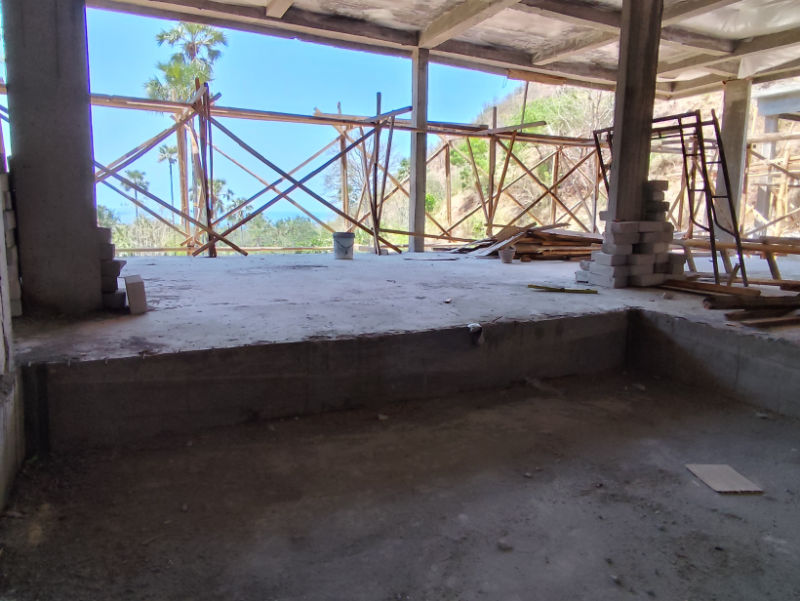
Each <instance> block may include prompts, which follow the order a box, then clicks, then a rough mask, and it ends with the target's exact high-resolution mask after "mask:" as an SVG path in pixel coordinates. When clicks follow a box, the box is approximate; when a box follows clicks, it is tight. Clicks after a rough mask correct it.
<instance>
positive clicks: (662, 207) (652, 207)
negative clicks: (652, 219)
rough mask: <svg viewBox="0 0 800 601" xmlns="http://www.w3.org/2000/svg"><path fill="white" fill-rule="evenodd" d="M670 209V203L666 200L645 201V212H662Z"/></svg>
mask: <svg viewBox="0 0 800 601" xmlns="http://www.w3.org/2000/svg"><path fill="white" fill-rule="evenodd" d="M666 211H669V203H668V202H667V201H666V200H649V201H647V202H645V203H644V212H645V213H661V212H666Z"/></svg>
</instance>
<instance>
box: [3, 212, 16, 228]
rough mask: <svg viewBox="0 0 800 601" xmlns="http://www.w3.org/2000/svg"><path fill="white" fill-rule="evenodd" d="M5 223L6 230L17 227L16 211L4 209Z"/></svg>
mask: <svg viewBox="0 0 800 601" xmlns="http://www.w3.org/2000/svg"><path fill="white" fill-rule="evenodd" d="M3 223H4V224H5V227H6V231H9V230H13V229H14V228H15V227H17V216H16V214H15V213H14V211H3Z"/></svg>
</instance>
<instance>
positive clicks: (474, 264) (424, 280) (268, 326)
mask: <svg viewBox="0 0 800 601" xmlns="http://www.w3.org/2000/svg"><path fill="white" fill-rule="evenodd" d="M128 261H129V262H128V265H127V266H126V267H125V269H124V270H123V275H131V274H141V275H142V277H143V278H144V279H145V282H146V285H147V293H148V300H149V304H150V306H151V307H152V310H151V311H150V312H148V313H146V314H144V315H137V316H132V315H114V314H108V313H106V314H99V315H97V316H95V317H93V318H91V319H87V320H83V321H80V322H74V321H69V320H52V319H46V320H36V319H31V318H30V317H25V318H22V319H18V320H15V322H14V332H15V347H16V353H17V357H18V359H19V361H20V362H22V363H26V362H28V361H41V360H63V359H72V360H81V359H84V360H85V359H104V358H115V357H125V356H132V355H134V356H135V355H136V354H139V353H147V354H157V353H169V352H177V351H185V350H194V349H208V348H220V347H231V346H242V345H250V344H262V343H269V342H285V341H297V340H304V339H308V338H313V337H324V338H333V337H340V336H353V335H359V334H364V333H388V332H409V331H419V330H426V329H431V328H443V327H452V326H459V325H465V324H468V323H472V322H486V321H491V320H497V319H506V320H529V319H536V318H539V317H544V316H561V315H580V314H585V313H599V312H607V311H614V310H619V309H623V308H626V307H644V308H646V309H650V310H654V311H662V312H665V313H669V314H672V315H681V316H686V317H689V318H690V319H693V320H697V321H701V322H705V323H712V324H717V325H720V326H723V327H737V328H743V329H744V330H746V331H748V332H750V333H752V330H751V329H750V328H746V327H745V326H742V325H740V324H731V325H730V326H725V320H724V315H723V312H722V311H707V310H705V309H703V308H702V297H700V296H697V295H692V294H684V293H679V292H676V293H674V294H672V295H670V298H669V299H664V298H663V294H664V291H663V290H659V289H656V288H646V289H625V290H609V289H603V288H600V289H599V294H597V295H576V294H573V295H564V294H550V293H543V292H538V291H534V290H530V289H529V288H528V287H527V284H529V283H538V284H546V285H553V286H575V269H576V268H577V267H578V264H577V263H575V262H569V261H535V262H532V263H524V264H523V263H520V262H519V261H515V262H514V263H513V264H512V265H504V264H502V263H500V261H499V260H496V259H495V260H493V259H474V258H464V257H459V256H456V255H450V254H445V255H443V254H440V253H424V254H422V255H413V254H412V255H400V256H398V255H393V256H385V257H377V256H375V255H369V254H358V255H357V256H356V259H355V260H354V261H335V260H333V258H332V256H331V255H327V254H320V255H270V256H264V255H260V256H255V255H254V256H250V257H220V258H218V259H207V258H199V259H190V258H186V257H159V258H146V257H135V258H132V259H129V260H128ZM697 264H698V268H699V269H701V270H704V271H710V269H711V267H710V260H709V259H701V258H698V260H697ZM779 264H780V267H781V270H782V272H783V274H784V277H785V278H788V279H791V278H797V279H800V257H782V258H780V260H779ZM748 271H749V273H750V274H751V275H753V276H756V275H759V276H761V277H768V274H769V270H768V267H767V264H766V262H765V261H763V260H760V259H756V258H753V259H750V260H749V261H748ZM776 290H777V289H775V288H772V289H771V290H766V291H765V292H766V293H770V294H775V293H777V292H776ZM757 335H765V336H782V337H788V338H791V339H793V340H796V341H799V342H800V328H779V329H776V330H773V331H772V332H770V333H769V334H757Z"/></svg>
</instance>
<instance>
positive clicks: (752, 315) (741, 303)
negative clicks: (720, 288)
mask: <svg viewBox="0 0 800 601" xmlns="http://www.w3.org/2000/svg"><path fill="white" fill-rule="evenodd" d="M703 306H704V307H705V308H706V309H737V310H736V311H730V312H728V313H725V319H727V320H729V321H736V322H739V323H741V324H742V325H746V326H750V327H753V328H775V327H780V326H795V325H800V314H798V310H800V294H798V295H783V296H738V295H736V296H709V297H706V298H705V299H704V300H703Z"/></svg>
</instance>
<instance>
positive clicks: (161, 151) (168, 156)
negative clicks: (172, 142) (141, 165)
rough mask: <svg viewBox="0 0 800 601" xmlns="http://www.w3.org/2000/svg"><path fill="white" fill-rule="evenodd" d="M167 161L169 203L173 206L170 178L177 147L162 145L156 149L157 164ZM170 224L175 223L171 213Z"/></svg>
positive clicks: (171, 181)
mask: <svg viewBox="0 0 800 601" xmlns="http://www.w3.org/2000/svg"><path fill="white" fill-rule="evenodd" d="M164 161H167V163H168V164H169V202H170V204H171V205H172V206H173V207H174V206H175V184H174V183H173V178H172V166H173V165H174V164H175V163H177V162H178V147H177V146H169V145H167V144H162V145H161V146H159V147H158V162H159V163H163V162H164ZM172 222H173V223H175V213H172Z"/></svg>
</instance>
